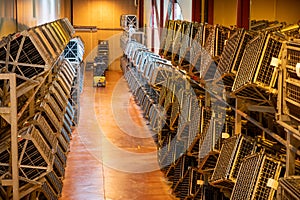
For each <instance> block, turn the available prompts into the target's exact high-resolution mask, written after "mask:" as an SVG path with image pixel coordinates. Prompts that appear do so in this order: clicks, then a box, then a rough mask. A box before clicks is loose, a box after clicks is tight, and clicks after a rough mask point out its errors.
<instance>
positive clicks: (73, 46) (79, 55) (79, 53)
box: [64, 37, 84, 63]
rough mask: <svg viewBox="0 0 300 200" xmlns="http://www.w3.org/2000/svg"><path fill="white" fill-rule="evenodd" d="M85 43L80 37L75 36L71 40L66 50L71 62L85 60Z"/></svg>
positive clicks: (65, 54)
mask: <svg viewBox="0 0 300 200" xmlns="http://www.w3.org/2000/svg"><path fill="white" fill-rule="evenodd" d="M83 54H84V44H83V41H82V40H81V38H80V37H75V38H72V39H71V40H70V42H69V43H68V45H67V46H66V48H65V50H64V56H65V58H66V59H68V60H69V61H70V62H71V63H74V62H75V63H80V62H81V61H82V60H83Z"/></svg>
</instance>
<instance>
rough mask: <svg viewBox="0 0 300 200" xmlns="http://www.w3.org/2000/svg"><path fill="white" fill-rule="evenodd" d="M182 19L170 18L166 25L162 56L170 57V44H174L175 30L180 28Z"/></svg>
mask: <svg viewBox="0 0 300 200" xmlns="http://www.w3.org/2000/svg"><path fill="white" fill-rule="evenodd" d="M181 23H182V21H180V20H174V21H173V20H170V21H169V26H168V34H167V38H166V43H165V47H164V52H163V54H162V55H163V57H165V58H167V59H168V58H169V59H170V60H171V59H172V46H173V44H174V40H175V36H176V32H177V30H178V29H179V28H180V26H181Z"/></svg>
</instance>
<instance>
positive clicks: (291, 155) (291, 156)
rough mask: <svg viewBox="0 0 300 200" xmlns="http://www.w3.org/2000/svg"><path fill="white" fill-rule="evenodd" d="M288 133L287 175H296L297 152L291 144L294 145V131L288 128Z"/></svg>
mask: <svg viewBox="0 0 300 200" xmlns="http://www.w3.org/2000/svg"><path fill="white" fill-rule="evenodd" d="M286 134H287V141H286V142H287V145H286V172H285V176H286V177H288V176H292V175H295V159H296V153H295V152H294V151H292V149H291V148H290V145H293V143H294V142H293V140H294V139H293V133H292V132H291V131H289V130H286Z"/></svg>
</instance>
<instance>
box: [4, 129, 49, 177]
mask: <svg viewBox="0 0 300 200" xmlns="http://www.w3.org/2000/svg"><path fill="white" fill-rule="evenodd" d="M20 136H21V137H20V140H19V142H18V152H19V163H20V174H19V176H20V177H24V178H25V179H28V180H37V179H39V178H42V177H44V176H45V175H46V174H47V173H48V169H49V166H51V165H52V163H53V159H54V155H53V153H52V151H51V149H50V148H49V146H48V145H47V144H46V142H45V141H44V140H43V138H42V136H41V134H40V133H39V131H38V130H37V129H35V128H34V127H33V126H32V125H31V126H30V127H28V128H26V129H24V130H21V132H20ZM1 157H2V154H1ZM8 161H9V159H8V160H7V161H6V162H8ZM2 162H3V161H2Z"/></svg>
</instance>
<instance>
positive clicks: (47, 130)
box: [32, 112, 57, 149]
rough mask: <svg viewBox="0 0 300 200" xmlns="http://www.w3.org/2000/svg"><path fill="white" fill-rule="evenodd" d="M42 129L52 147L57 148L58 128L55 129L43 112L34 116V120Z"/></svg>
mask: <svg viewBox="0 0 300 200" xmlns="http://www.w3.org/2000/svg"><path fill="white" fill-rule="evenodd" d="M32 123H33V124H34V125H35V126H37V128H38V129H39V130H40V131H41V133H42V135H43V137H44V138H45V139H46V140H47V143H48V144H49V146H50V147H51V148H52V149H56V146H57V138H56V132H55V131H56V130H53V129H52V128H51V126H50V125H49V122H48V121H47V120H46V119H45V116H43V115H42V113H41V112H39V113H37V114H36V115H35V116H34V121H33V122H32Z"/></svg>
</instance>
